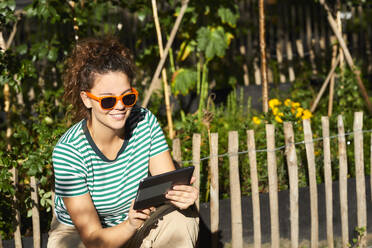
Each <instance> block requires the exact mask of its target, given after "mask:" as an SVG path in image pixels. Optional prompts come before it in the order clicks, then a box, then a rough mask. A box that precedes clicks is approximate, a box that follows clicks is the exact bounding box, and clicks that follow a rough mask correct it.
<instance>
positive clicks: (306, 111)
mask: <svg viewBox="0 0 372 248" xmlns="http://www.w3.org/2000/svg"><path fill="white" fill-rule="evenodd" d="M312 116H313V114H312V113H311V112H310V111H309V110H307V109H305V111H304V114H303V116H302V119H303V120H306V119H310V118H311V117H312Z"/></svg>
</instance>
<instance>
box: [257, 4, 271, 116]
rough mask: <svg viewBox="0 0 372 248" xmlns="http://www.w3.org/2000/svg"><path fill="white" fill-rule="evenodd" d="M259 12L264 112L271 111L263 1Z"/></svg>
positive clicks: (259, 6) (259, 5)
mask: <svg viewBox="0 0 372 248" xmlns="http://www.w3.org/2000/svg"><path fill="white" fill-rule="evenodd" d="M258 10H259V14H260V17H259V24H260V25H259V27H260V28H259V30H260V54H261V77H262V111H263V112H264V113H267V111H269V106H268V101H269V96H268V88H267V87H268V86H267V69H266V42H265V4H264V1H263V0H258Z"/></svg>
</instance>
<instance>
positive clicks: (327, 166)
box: [322, 116, 334, 248]
mask: <svg viewBox="0 0 372 248" xmlns="http://www.w3.org/2000/svg"><path fill="white" fill-rule="evenodd" d="M322 131H323V152H324V160H323V161H324V183H325V184H324V189H325V195H326V213H327V244H328V248H333V243H334V239H333V195H332V165H331V145H330V138H329V119H328V117H326V116H322Z"/></svg>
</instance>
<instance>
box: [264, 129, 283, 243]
mask: <svg viewBox="0 0 372 248" xmlns="http://www.w3.org/2000/svg"><path fill="white" fill-rule="evenodd" d="M266 140H267V167H268V168H267V169H268V176H269V197H270V220H271V223H270V224H271V247H272V248H275V247H276V248H279V247H280V235H279V206H278V175H277V166H276V156H275V127H274V125H272V124H266Z"/></svg>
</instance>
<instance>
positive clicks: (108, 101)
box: [101, 97, 116, 109]
mask: <svg viewBox="0 0 372 248" xmlns="http://www.w3.org/2000/svg"><path fill="white" fill-rule="evenodd" d="M115 103H116V98H115V97H105V98H103V99H102V100H101V105H102V108H104V109H110V108H112V107H114V106H115Z"/></svg>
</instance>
